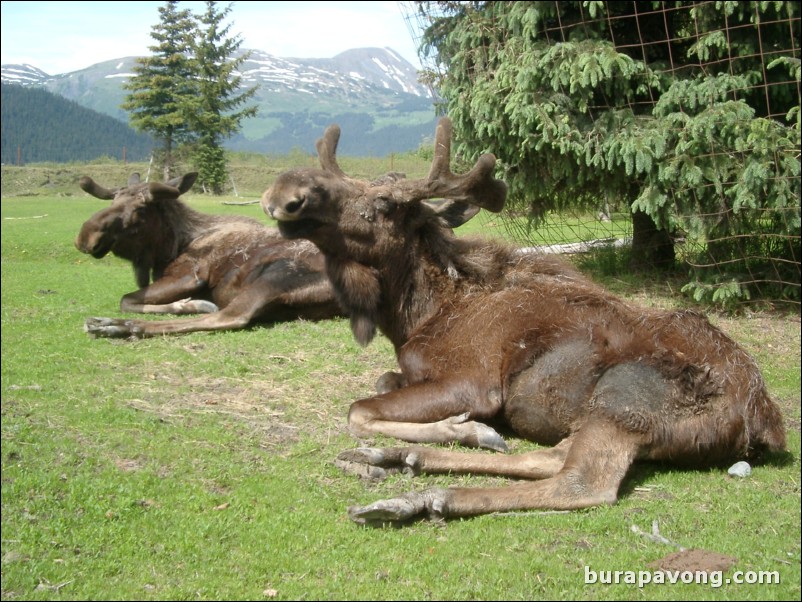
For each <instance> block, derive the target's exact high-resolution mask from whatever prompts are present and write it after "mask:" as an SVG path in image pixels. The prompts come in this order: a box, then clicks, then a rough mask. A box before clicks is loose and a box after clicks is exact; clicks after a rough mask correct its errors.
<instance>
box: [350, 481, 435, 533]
mask: <svg viewBox="0 0 802 602" xmlns="http://www.w3.org/2000/svg"><path fill="white" fill-rule="evenodd" d="M445 498H446V491H445V490H444V489H429V490H427V491H422V492H420V493H408V494H406V495H404V496H402V497H398V498H392V499H389V500H380V501H378V502H373V503H372V504H369V505H367V506H351V507H350V508H348V516H349V518H350V519H351V520H352V521H354V522H355V523H357V524H360V525H367V526H371V527H379V526H382V525H386V524H393V523H402V522H406V521H409V520H413V519H416V518H428V519H430V520H441V519H442V518H443V510H444V508H445V501H446V500H445Z"/></svg>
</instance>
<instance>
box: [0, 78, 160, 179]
mask: <svg viewBox="0 0 802 602" xmlns="http://www.w3.org/2000/svg"><path fill="white" fill-rule="evenodd" d="M1 89H2V98H1V99H0V102H1V103H2V154H1V155H0V157H2V162H3V164H4V165H16V164H18V163H22V164H25V163H32V162H41V161H54V162H59V163H68V162H72V161H92V160H94V159H97V158H98V157H113V158H115V159H123V158H124V159H125V160H128V161H143V160H147V159H148V157H150V153H151V149H152V146H153V143H152V141H151V138H150V136H146V135H144V134H140V133H138V132H136V131H135V130H133V129H132V128H130V127H129V126H128V125H126V124H125V123H123V122H121V121H119V120H117V119H114V118H112V117H109V116H108V115H104V114H102V113H98V112H96V111H93V110H91V109H87V108H85V107H82V106H81V105H79V104H78V103H76V102H73V101H71V100H67V99H65V98H63V97H61V96H57V95H55V94H52V93H50V92H47V91H46V90H44V89H42V88H40V87H36V86H30V87H23V86H18V85H11V84H3V85H2V87H1ZM123 155H125V156H123Z"/></svg>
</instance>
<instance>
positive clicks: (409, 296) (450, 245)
mask: <svg viewBox="0 0 802 602" xmlns="http://www.w3.org/2000/svg"><path fill="white" fill-rule="evenodd" d="M495 248H496V247H495V245H493V244H492V243H486V242H483V243H479V242H474V241H470V240H462V239H456V238H454V237H453V235H451V234H450V233H448V234H446V233H442V234H438V236H426V237H420V238H417V239H416V241H414V242H412V243H409V244H407V245H405V246H403V247H400V248H397V249H395V250H394V252H391V253H384V254H383V255H382V258H381V261H375V262H373V261H370V262H367V261H365V262H357V261H355V260H353V259H348V258H346V259H343V258H341V257H338V256H333V255H328V256H327V268H328V273H329V277H330V279H331V280H332V282H333V283H334V286H335V290H336V291H337V293H338V296H339V298H340V302H341V304H342V305H344V306H345V307H346V309H347V310H348V312H349V314H350V316H351V327H352V330H353V333H354V336H355V338H356V339H357V341H359V342H360V343H361V344H366V343H367V342H369V341H370V340H371V338H372V336H373V335H372V329H373V328H378V329H379V331H380V332H381V333H382V334H383V335H384V336H386V337H387V338H388V339H389V340H390V341H391V342H392V344H393V346H394V347H395V349H396V352H398V350H399V349H400V348H401V347H402V346H403V345H404V344H405V343H406V342H407V341H408V340H409V337H410V336H411V334H412V333H413V332H414V331H415V330H416V329H417V328H418V327H419V326H420V325H421V324H422V323H424V322H425V321H426V320H428V319H429V318H431V317H432V316H433V315H435V314H436V313H437V312H438V310H439V308H440V307H441V306H442V305H443V304H444V303H446V302H447V300H448V299H453V298H455V296H456V297H459V296H460V295H461V293H462V292H464V291H467V290H468V289H470V288H471V287H473V286H477V283H479V282H486V281H487V279H488V278H490V279H493V278H494V276H493V273H494V270H495V268H493V267H491V265H497V264H496V261H498V259H499V257H497V256H496V255H497V253H495V252H494V251H492V249H495ZM501 255H502V256H503V255H504V253H501ZM489 258H495V259H490V260H489ZM495 273H498V272H495Z"/></svg>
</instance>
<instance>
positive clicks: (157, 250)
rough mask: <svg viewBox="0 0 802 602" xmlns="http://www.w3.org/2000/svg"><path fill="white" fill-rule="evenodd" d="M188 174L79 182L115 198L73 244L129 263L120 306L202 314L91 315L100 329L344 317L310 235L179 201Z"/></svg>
mask: <svg viewBox="0 0 802 602" xmlns="http://www.w3.org/2000/svg"><path fill="white" fill-rule="evenodd" d="M196 177H197V173H194V172H192V173H187V174H185V175H183V176H180V177H177V178H174V179H172V180H170V181H168V182H165V183H160V182H151V183H145V182H141V181H140V176H139V174H133V175H132V176H131V178H130V179H129V181H128V185H127V186H124V187H120V188H116V189H107V188H104V187H102V186H100V185H99V184H97V183H96V182H95V181H94V180H92V178H90V177H87V176H85V177H83V178H81V180H80V182H79V185H80V187H81V188H82V189H83V190H84V191H86V192H88V193H89V194H90V195H92V196H94V197H97V198H99V199H105V200H111V201H112V203H111V205H110V206H108V207H106V208H105V209H101V210H100V211H98V212H97V213H95V214H94V215H93V216H92V217H90V218H89V219H88V220H87V221H86V222H85V223H84V224H83V226H82V227H81V230H80V232H79V234H78V237H77V238H76V240H75V246H76V247H77V248H78V250H79V251H82V252H83V253H88V254H90V255H92V256H93V257H95V258H98V259H99V258H102V257H104V256H105V255H106V254H108V253H109V252H111V253H113V254H114V255H116V256H118V257H120V258H122V259H126V260H128V261H130V262H131V263H132V264H133V267H134V274H135V279H136V283H137V286H138V287H139V289H138V290H136V291H134V292H131V293H128V294H126V295H123V297H122V299H121V300H120V310H121V311H123V312H128V313H143V314H176V315H182V314H203V315H200V316H197V317H189V318H179V319H171V320H129V319H124V318H89V319H87V321H86V323H85V326H84V328H85V330H86V331H87V332H88V333H89V335H90V336H94V337H115V338H116V337H133V338H144V337H152V336H157V335H166V334H176V333H188V332H196V331H214V330H236V329H242V328H245V327H247V326H249V325H251V324H253V323H256V322H262V323H275V322H280V321H287V320H295V319H299V318H300V319H307V320H323V319H327V318H333V317H335V316H342V315H344V314H343V310H342V309H341V308H340V305H339V304H338V302H337V300H336V298H335V295H334V290H333V288H332V286H331V283H330V282H329V280H328V278H327V277H326V274H325V271H324V258H323V255H322V254H321V253H320V252H319V251H318V250H317V248H316V247H315V246H314V245H313V244H312V243H310V242H308V241H291V240H287V239H285V238H283V237H282V236H281V235H280V234H279V232H278V230H277V229H276V228H274V227H268V226H267V225H265V224H262V223H260V222H259V221H257V220H255V219H252V218H249V217H245V216H235V215H211V214H205V213H201V212H199V211H196V210H194V209H192V208H191V207H189V206H188V205H187V204H186V203H184V202H182V201H181V200H180V199H179V196H180V195H181V194H183V193H185V192H187V191H188V190H189V189H190V188H191V187H192V184H193V183H194V182H195V179H196Z"/></svg>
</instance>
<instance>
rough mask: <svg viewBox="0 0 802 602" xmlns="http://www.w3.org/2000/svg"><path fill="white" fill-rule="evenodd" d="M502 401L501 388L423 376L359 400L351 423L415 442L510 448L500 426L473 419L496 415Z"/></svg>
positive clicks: (362, 432)
mask: <svg viewBox="0 0 802 602" xmlns="http://www.w3.org/2000/svg"><path fill="white" fill-rule="evenodd" d="M500 403H501V399H500V393H498V392H492V391H491V392H490V393H485V394H482V392H481V391H479V389H478V388H477V387H475V386H471V385H469V384H468V385H466V383H465V382H464V381H457V382H448V381H434V382H422V383H416V384H413V385H409V386H407V387H402V388H400V389H397V390H393V391H389V392H387V393H384V394H381V395H376V396H375V397H370V398H366V399H361V400H359V401H356V402H354V403H353V404H351V409H350V410H349V412H348V427H349V429H350V431H351V433H352V434H354V435H355V436H357V437H370V436H373V435H375V434H383V435H387V436H389V437H395V438H396V439H401V440H403V441H409V442H411V443H448V442H452V441H456V442H459V443H461V444H463V445H467V446H469V447H481V448H486V449H494V450H496V451H507V444H506V443H504V440H503V439H502V438H501V436H500V435H499V434H498V433H497V432H496V431H495V430H493V429H492V428H491V427H489V426H487V425H485V424H482V423H481V422H476V421H475V420H472V419H473V418H490V417H492V416H494V415H495V413H496V412H497V411H498V408H499V406H500Z"/></svg>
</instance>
